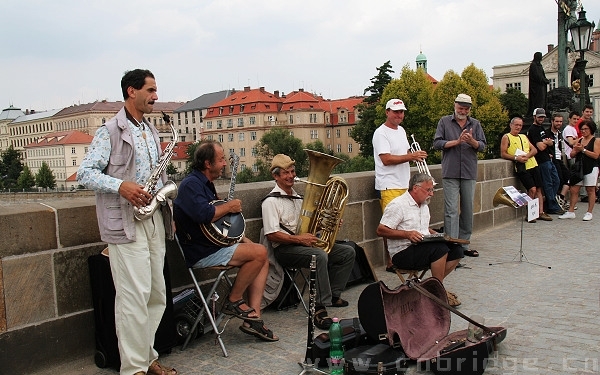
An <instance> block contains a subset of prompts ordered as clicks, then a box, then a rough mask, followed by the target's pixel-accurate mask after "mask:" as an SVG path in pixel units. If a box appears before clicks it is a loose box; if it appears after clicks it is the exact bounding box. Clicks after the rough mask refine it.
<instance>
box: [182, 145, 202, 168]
mask: <svg viewBox="0 0 600 375" xmlns="http://www.w3.org/2000/svg"><path fill="white" fill-rule="evenodd" d="M199 144H200V142H194V143H190V144H189V145H188V147H187V150H185V153H186V154H187V156H188V157H187V161H188V163H187V167H185V174H186V175H188V174H190V173H192V164H193V162H194V152H196V148H197V147H198V145H199Z"/></svg>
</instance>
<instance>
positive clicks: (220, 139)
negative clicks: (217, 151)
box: [219, 134, 224, 143]
mask: <svg viewBox="0 0 600 375" xmlns="http://www.w3.org/2000/svg"><path fill="white" fill-rule="evenodd" d="M223 138H224V137H223V134H219V143H223Z"/></svg>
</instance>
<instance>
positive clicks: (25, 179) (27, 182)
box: [17, 165, 35, 190]
mask: <svg viewBox="0 0 600 375" xmlns="http://www.w3.org/2000/svg"><path fill="white" fill-rule="evenodd" d="M34 185H35V177H34V176H33V173H31V170H30V169H29V167H28V166H26V165H25V166H24V167H23V170H22V171H21V174H20V175H19V178H18V179H17V187H18V188H19V189H25V190H27V189H31V188H32V187H33V186H34Z"/></svg>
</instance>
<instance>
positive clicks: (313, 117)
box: [309, 113, 317, 124]
mask: <svg viewBox="0 0 600 375" xmlns="http://www.w3.org/2000/svg"><path fill="white" fill-rule="evenodd" d="M309 122H310V123H311V124H316V123H317V114H316V113H309Z"/></svg>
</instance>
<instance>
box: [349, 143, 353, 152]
mask: <svg viewBox="0 0 600 375" xmlns="http://www.w3.org/2000/svg"><path fill="white" fill-rule="evenodd" d="M348 153H349V154H351V153H352V143H348Z"/></svg>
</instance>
